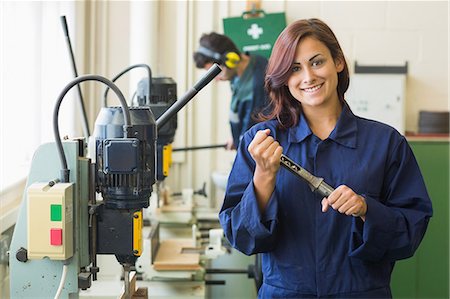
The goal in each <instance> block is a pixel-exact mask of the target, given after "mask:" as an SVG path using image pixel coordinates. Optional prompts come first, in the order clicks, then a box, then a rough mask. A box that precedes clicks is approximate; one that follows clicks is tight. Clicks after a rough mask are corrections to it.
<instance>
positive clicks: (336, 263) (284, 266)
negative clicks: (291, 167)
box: [219, 19, 432, 298]
mask: <svg viewBox="0 0 450 299" xmlns="http://www.w3.org/2000/svg"><path fill="white" fill-rule="evenodd" d="M265 84H266V88H267V90H268V92H269V96H270V101H271V104H272V107H273V110H272V111H271V112H270V113H268V114H266V115H265V118H264V120H265V121H264V122H261V123H258V124H256V125H255V126H254V127H253V128H252V129H250V130H249V131H248V132H246V133H245V134H244V136H243V138H242V140H241V143H240V145H239V148H238V150H237V155H236V158H235V161H234V164H233V168H232V170H231V173H230V177H229V179H228V186H227V190H226V194H225V198H224V203H223V206H222V208H221V211H220V214H219V218H220V223H221V225H222V227H223V229H224V231H225V235H226V237H227V239H228V240H229V241H230V243H231V244H232V246H233V247H235V248H237V249H238V250H240V251H241V252H243V253H245V254H247V255H251V254H256V253H262V269H263V277H264V280H263V284H262V287H261V288H260V290H259V293H258V297H260V298H279V297H282V298H314V297H327V298H331V297H332V298H391V297H392V295H391V289H390V279H391V273H392V270H393V267H394V264H395V262H396V261H397V260H400V259H405V258H408V257H411V256H412V255H413V254H414V252H415V251H416V249H417V248H418V246H419V244H420V242H421V240H422V238H423V236H424V234H425V231H426V229H427V226H428V222H429V220H430V217H431V216H432V205H431V201H430V198H429V196H428V193H427V190H426V187H425V184H424V181H423V178H422V175H421V172H420V170H419V167H418V165H417V162H416V159H415V157H414V155H413V153H412V151H411V148H410V147H409V145H408V142H407V141H406V139H405V137H404V136H402V135H401V134H399V133H398V132H397V131H396V130H395V129H394V128H392V127H390V126H388V125H386V124H383V123H380V122H377V121H374V120H369V119H364V118H361V117H358V116H356V115H354V114H353V113H352V111H351V109H350V107H349V106H348V104H347V103H346V101H345V92H346V90H347V88H348V86H349V71H348V67H347V63H346V60H345V57H344V53H343V52H342V49H341V47H340V45H339V43H338V41H337V39H336V37H335V35H334V33H333V32H332V30H331V29H330V28H329V27H328V26H327V25H326V24H325V23H324V22H323V21H321V20H319V19H307V20H298V21H296V22H293V23H292V24H290V25H289V26H287V27H286V28H285V30H283V32H282V33H281V34H280V35H279V37H278V39H277V41H276V43H275V45H274V48H273V51H272V54H271V57H270V59H269V63H268V67H267V73H266V78H265ZM282 153H283V154H285V155H286V156H288V157H289V158H291V159H292V160H294V161H295V162H296V163H298V164H300V165H301V166H302V167H303V168H305V169H306V170H308V171H309V172H311V173H312V174H314V175H316V176H318V177H322V178H324V180H325V182H327V183H328V184H329V185H331V186H333V187H335V189H334V191H333V192H332V193H331V194H330V195H329V196H328V197H326V198H323V197H321V196H319V195H318V194H316V193H313V192H312V191H311V189H310V187H309V186H308V184H307V183H306V182H304V181H302V180H300V179H299V178H298V177H297V176H295V175H293V174H292V173H290V172H289V171H288V170H287V169H285V168H280V157H281V155H282Z"/></svg>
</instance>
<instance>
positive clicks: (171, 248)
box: [153, 239, 201, 271]
mask: <svg viewBox="0 0 450 299" xmlns="http://www.w3.org/2000/svg"><path fill="white" fill-rule="evenodd" d="M185 247H193V242H192V240H191V239H168V240H164V241H162V242H161V244H160V246H159V250H158V253H157V254H156V258H155V261H154V262H153V268H154V269H155V270H157V271H164V270H172V271H196V270H200V269H201V266H200V265H199V262H200V254H198V253H182V250H183V248H185Z"/></svg>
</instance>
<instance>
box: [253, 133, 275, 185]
mask: <svg viewBox="0 0 450 299" xmlns="http://www.w3.org/2000/svg"><path fill="white" fill-rule="evenodd" d="M269 134H270V129H265V130H261V131H258V132H257V133H256V135H255V137H254V138H253V140H252V142H251V143H250V144H249V146H248V152H249V153H250V155H251V156H252V158H253V160H255V162H256V170H255V174H256V173H260V174H263V175H269V176H275V175H276V173H277V172H278V169H279V168H280V158H281V154H282V153H283V148H282V147H281V146H280V144H279V143H278V141H275V140H274V139H273V137H272V136H269Z"/></svg>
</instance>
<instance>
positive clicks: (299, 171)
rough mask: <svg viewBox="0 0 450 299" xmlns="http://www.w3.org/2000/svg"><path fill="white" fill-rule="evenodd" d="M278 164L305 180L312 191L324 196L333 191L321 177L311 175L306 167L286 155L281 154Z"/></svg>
mask: <svg viewBox="0 0 450 299" xmlns="http://www.w3.org/2000/svg"><path fill="white" fill-rule="evenodd" d="M280 164H281V166H284V167H286V168H287V169H288V170H289V171H290V172H292V173H294V174H295V175H297V176H299V177H300V178H301V179H303V180H305V181H306V182H307V183H308V184H309V186H310V187H311V190H312V191H314V192H318V193H319V194H320V195H322V196H324V197H328V196H329V195H330V194H331V192H333V191H334V188H333V187H331V186H330V185H328V184H327V183H325V181H324V180H323V178H319V177H316V176H314V175H312V174H311V173H309V172H308V171H307V170H306V169H304V168H303V167H301V166H300V165H298V164H297V163H295V162H294V161H292V160H291V159H290V158H288V157H287V156H285V155H281V158H280Z"/></svg>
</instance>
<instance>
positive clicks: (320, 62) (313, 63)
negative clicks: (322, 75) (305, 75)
mask: <svg viewBox="0 0 450 299" xmlns="http://www.w3.org/2000/svg"><path fill="white" fill-rule="evenodd" d="M322 63H323V61H322V60H314V61H313V62H312V63H311V65H312V66H319V65H321V64H322Z"/></svg>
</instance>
